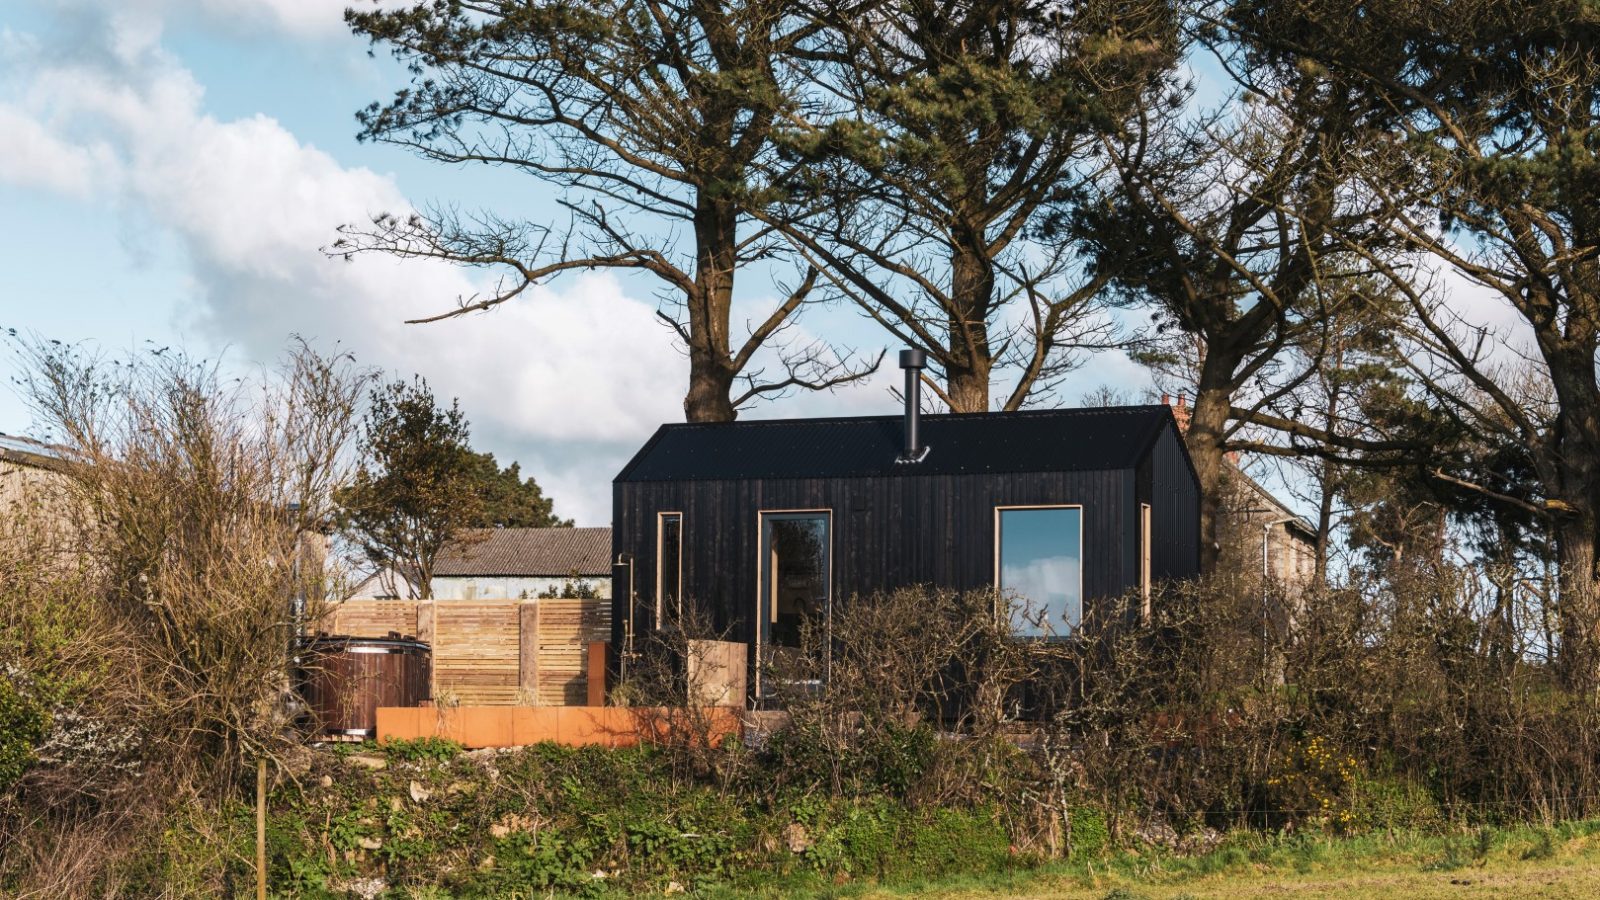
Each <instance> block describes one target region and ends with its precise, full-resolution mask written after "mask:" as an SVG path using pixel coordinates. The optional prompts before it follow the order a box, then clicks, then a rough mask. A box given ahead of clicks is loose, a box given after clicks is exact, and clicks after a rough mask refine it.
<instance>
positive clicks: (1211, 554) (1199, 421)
mask: <svg viewBox="0 0 1600 900" xmlns="http://www.w3.org/2000/svg"><path fill="white" fill-rule="evenodd" d="M1237 365H1238V360H1237V359H1235V358H1233V357H1231V356H1226V355H1224V354H1221V353H1218V352H1216V351H1215V350H1211V349H1209V348H1208V350H1207V352H1206V358H1205V361H1204V362H1203V363H1201V366H1200V378H1199V381H1198V383H1197V384H1196V386H1195V397H1194V412H1193V413H1191V414H1190V416H1189V431H1188V433H1187V434H1186V435H1185V436H1184V439H1185V443H1187V445H1188V447H1189V458H1190V459H1191V460H1193V461H1194V468H1195V474H1196V475H1197V476H1198V477H1199V479H1200V571H1201V572H1202V573H1203V574H1208V575H1209V574H1211V573H1213V572H1215V571H1216V570H1217V562H1218V560H1219V559H1220V558H1221V556H1222V528H1221V526H1222V522H1221V514H1222V489H1223V486H1224V485H1225V484H1226V482H1227V474H1228V471H1227V470H1228V460H1227V445H1226V436H1227V428H1228V418H1229V412H1230V411H1231V410H1232V408H1233V390H1234V384H1233V374H1234V368H1235V367H1236V366H1237Z"/></svg>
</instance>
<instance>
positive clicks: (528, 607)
mask: <svg viewBox="0 0 1600 900" xmlns="http://www.w3.org/2000/svg"><path fill="white" fill-rule="evenodd" d="M517 631H518V641H517V651H518V660H517V687H518V688H519V689H520V690H521V691H522V693H523V694H524V695H525V696H526V697H527V702H528V704H529V705H530V706H538V705H539V601H537V600H529V601H526V602H524V603H519V604H517Z"/></svg>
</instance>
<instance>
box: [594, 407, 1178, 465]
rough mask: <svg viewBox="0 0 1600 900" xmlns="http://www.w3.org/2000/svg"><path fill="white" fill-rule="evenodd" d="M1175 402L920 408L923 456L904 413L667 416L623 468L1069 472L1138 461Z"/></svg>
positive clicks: (1169, 421)
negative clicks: (675, 420)
mask: <svg viewBox="0 0 1600 900" xmlns="http://www.w3.org/2000/svg"><path fill="white" fill-rule="evenodd" d="M1167 425H1173V426H1174V427H1176V426H1175V424H1174V421H1173V418H1172V410H1171V408H1170V407H1168V406H1165V405H1162V404H1156V405H1149V406H1113V407H1092V408H1087V409H1051V410H1029V411H1025V412H1014V413H962V414H949V415H929V416H923V417H922V442H923V443H924V444H925V445H926V446H928V447H929V448H930V450H929V453H928V456H927V458H926V459H924V460H922V461H921V462H919V463H911V464H901V463H896V462H895V458H896V457H897V456H899V454H900V450H901V444H902V443H903V440H904V438H903V429H904V422H903V419H902V417H900V416H864V417H858V418H836V419H779V420H770V419H769V420H750V421H743V422H723V423H703V424H672V425H663V426H661V428H660V429H658V430H657V431H656V433H655V436H654V437H652V438H651V439H650V440H649V442H647V443H646V444H645V445H644V447H643V448H641V449H640V450H639V452H638V453H637V454H635V455H634V457H633V459H632V461H630V462H629V463H628V465H627V466H626V467H624V468H623V470H622V472H621V473H620V474H618V475H617V477H616V480H617V481H619V482H625V481H686V480H687V481H694V480H712V479H744V478H852V477H871V476H896V475H963V474H980V473H986V472H1063V471H1080V470H1104V469H1123V468H1129V467H1132V466H1134V465H1135V464H1137V462H1138V461H1139V459H1140V458H1142V457H1143V456H1144V454H1145V453H1146V452H1147V451H1148V450H1149V448H1150V445H1151V444H1152V443H1154V441H1155V438H1156V435H1157V433H1158V432H1159V431H1160V430H1161V428H1162V427H1163V426H1167Z"/></svg>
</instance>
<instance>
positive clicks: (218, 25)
mask: <svg viewBox="0 0 1600 900" xmlns="http://www.w3.org/2000/svg"><path fill="white" fill-rule="evenodd" d="M343 6H344V4H343V3H341V2H337V0H333V2H329V0H254V2H247V0H122V2H113V0H8V2H7V3H6V4H5V11H4V12H3V13H0V209H3V210H4V212H5V214H4V215H3V216H0V328H16V329H18V330H21V331H25V332H29V333H34V334H37V335H39V336H41V337H45V338H50V339H57V340H62V341H68V342H90V343H91V344H93V345H97V346H99V347H100V348H102V349H104V350H107V351H111V352H118V351H128V350H134V349H137V348H140V347H143V346H145V345H147V344H154V345H161V346H166V345H182V346H184V347H186V348H187V349H189V350H190V351H192V352H195V353H198V354H201V355H206V356H216V355H219V354H221V355H224V356H225V358H226V359H227V360H229V362H230V364H231V365H234V366H237V367H241V368H244V367H248V366H251V365H254V364H258V363H262V362H269V361H270V360H271V359H272V358H274V357H275V356H276V355H277V354H278V353H279V352H280V351H281V350H282V348H283V347H284V346H285V344H286V343H287V341H288V338H289V336H290V335H291V334H300V335H303V336H305V337H307V338H310V339H311V340H313V342H314V343H316V344H318V345H319V346H322V347H331V346H333V345H334V344H338V345H339V346H342V347H344V348H347V349H349V350H351V351H352V352H354V353H355V355H356V356H357V358H358V359H359V360H360V361H362V362H364V363H366V364H369V365H373V366H377V367H381V368H382V369H385V370H387V371H390V372H392V373H397V374H404V375H409V374H410V373H411V372H419V373H421V374H422V375H424V376H426V377H427V378H428V379H429V380H430V381H431V382H432V383H433V384H434V387H435V389H436V391H437V392H439V393H442V394H445V395H453V396H458V397H460V399H461V403H462V407H463V409H464V410H465V411H466V413H467V415H468V417H469V419H470V420H471V421H472V423H473V430H474V436H475V442H476V443H477V444H478V445H479V446H480V447H482V448H483V449H488V450H493V451H494V452H495V453H496V454H497V455H499V456H500V457H501V458H502V459H503V460H509V459H516V460H519V461H520V462H522V464H523V467H524V470H525V471H529V472H531V473H533V474H535V475H536V476H537V477H538V478H539V480H540V482H541V483H542V484H544V485H545V486H546V488H547V490H549V492H550V493H551V494H552V495H553V496H554V497H555V498H556V501H557V506H558V511H560V512H561V513H562V514H564V515H571V516H575V517H577V519H578V521H579V523H580V524H604V523H605V522H606V521H607V520H608V518H609V509H610V501H609V494H610V480H611V477H612V475H613V474H614V473H615V472H616V470H617V469H619V468H620V467H621V465H622V463H623V462H625V461H626V459H627V458H628V456H629V455H631V453H632V452H633V451H634V450H635V449H636V448H637V447H638V445H639V444H640V443H641V442H642V441H643V440H644V439H645V437H647V436H648V435H649V433H650V432H651V431H653V430H654V428H655V427H656V425H657V424H659V423H660V422H662V421H671V420H675V419H678V418H681V406H680V403H681V393H682V387H683V384H684V381H685V366H686V364H685V362H684V361H683V359H682V358H681V356H680V355H679V354H678V352H677V351H676V349H674V347H673V345H672V342H671V340H670V338H669V335H668V333H667V332H666V331H665V330H664V329H663V328H662V327H661V326H660V325H659V324H658V323H657V322H656V321H655V319H654V311H655V299H654V297H653V294H652V287H653V286H652V285H650V284H649V283H647V282H643V281H640V280H637V279H634V280H629V279H627V278H625V277H613V276H609V275H604V274H592V275H590V274H586V275H582V276H579V277H575V278H567V279H563V280H558V281H556V282H553V283H552V284H550V285H548V286H546V287H545V288H542V289H540V290H538V291H536V292H533V293H532V294H531V295H530V296H528V297H526V298H525V299H522V300H519V301H518V302H517V303H516V304H514V305H508V306H507V307H503V308H501V309H500V310H498V311H496V312H494V313H491V314H488V315H483V316H474V317H471V318H468V319H463V320H454V321H451V322H447V323H442V324H438V325H431V326H406V325H404V324H402V321H403V319H404V318H406V317H408V316H414V315H417V314H422V313H429V312H437V311H439V310H442V309H445V308H448V307H449V306H450V305H451V304H452V303H453V301H454V299H455V298H456V297H457V296H459V295H461V294H466V293H471V292H472V291H473V290H474V288H475V287H476V286H478V285H480V284H482V283H483V281H482V279H483V278H484V277H485V276H484V275H483V274H482V273H473V272H466V271H462V270H459V269H454V268H450V267H447V266H442V265H434V264H427V263H401V262H397V261H394V260H388V259H378V258H371V259H364V260H360V261H357V262H356V263H353V264H347V263H343V262H338V261H333V260H329V259H327V258H326V257H325V256H324V255H323V254H322V253H321V252H320V250H319V248H320V247H322V246H324V245H326V244H327V243H329V242H331V241H332V240H333V238H334V237H335V232H334V229H335V228H336V227H337V226H338V225H339V224H341V223H344V222H352V221H360V220H362V219H364V218H365V217H366V216H368V215H369V214H371V213H374V212H378V211H383V210H401V211H403V210H405V209H407V208H409V207H410V206H411V205H413V204H415V205H423V204H426V203H428V202H430V201H446V202H450V203H456V204H459V205H460V206H461V207H462V208H464V209H472V208H475V207H480V206H493V207H494V208H495V209H496V210H497V211H500V212H502V213H505V214H507V215H511V216H522V217H525V218H528V219H531V220H538V219H540V217H541V216H543V215H548V216H551V217H553V216H554V214H555V206H554V202H553V201H554V196H553V194H552V193H551V192H550V190H549V189H547V188H545V187H543V186H541V185H539V184H538V183H537V182H535V181H533V180H532V179H529V178H527V177H523V176H518V175H515V174H511V173H508V172H505V171H497V170H485V169H451V168H446V167H442V166H439V165H437V164H433V163H427V162H423V161H421V160H418V159H415V158H413V157H411V156H410V155H408V154H406V153H404V152H402V151H400V150H398V149H395V148H391V147H386V146H375V145H363V144H360V143H358V142H357V141H356V140H355V138H354V133H355V130H356V124H355V120H354V112H355V110H357V109H358V108H360V107H361V106H363V105H365V104H367V103H368V102H371V101H372V100H375V99H380V98H383V97H385V96H386V95H387V94H388V93H389V92H390V91H392V90H393V89H394V88H395V87H397V86H399V85H401V84H402V83H403V73H401V72H400V71H399V69H398V67H397V66H396V65H395V64H394V63H393V62H392V61H391V60H389V59H387V58H386V57H384V56H382V55H380V56H379V57H377V58H374V57H371V56H369V55H368V53H367V47H366V45H365V44H364V43H363V42H362V41H360V40H358V39H357V38H355V37H354V36H352V35H350V34H349V32H348V31H347V30H346V28H345V26H344V25H343V22H342V8H343ZM547 210H548V212H546V211H547ZM746 281H747V282H752V283H753V286H752V285H751V284H747V286H746V288H745V290H746V291H747V292H748V294H749V296H748V297H747V298H746V299H747V301H748V302H749V303H750V304H751V306H750V308H751V309H752V310H754V309H757V308H759V306H760V304H761V303H762V301H763V300H765V299H767V298H766V297H764V296H763V295H764V294H766V293H769V292H770V288H768V287H766V286H765V285H764V284H761V283H759V281H758V280H757V279H746ZM802 325H803V326H804V327H805V328H806V329H807V330H809V331H812V332H819V333H823V334H826V335H827V336H829V337H830V338H832V339H835V340H839V341H841V342H843V343H845V344H848V345H852V346H855V347H858V348H861V349H863V350H875V349H877V348H879V347H884V346H887V343H888V341H887V339H886V337H885V336H884V335H883V333H882V332H881V331H879V329H878V328H877V327H876V326H874V325H872V324H871V323H870V322H867V321H866V320H864V319H863V318H862V317H861V316H860V315H859V314H858V313H856V312H855V311H853V310H850V309H844V308H835V309H828V310H820V311H817V312H814V313H812V314H810V315H809V316H808V318H807V319H806V320H805V321H804V322H803V323H802ZM892 359H893V357H890V360H891V365H892ZM14 374H15V362H14V360H13V359H12V358H10V356H9V355H0V376H3V377H4V378H5V379H6V380H7V381H9V380H10V378H11V377H12V376H13V375H14ZM898 380H899V378H898V373H897V372H894V371H892V370H888V371H884V372H882V373H880V376H879V377H878V378H876V379H874V380H873V381H872V382H870V383H867V384H863V385H861V386H859V387H856V388H853V389H850V390H847V391H841V392H839V393H836V394H831V395H812V396H795V397H790V398H787V399H784V400H781V401H779V402H777V403H774V404H769V405H766V406H763V407H760V408H758V409H756V410H753V411H752V412H750V413H747V415H758V416H773V415H786V416H797V415H816V414H844V415H850V414H869V413H874V412H892V411H894V410H895V401H894V400H893V399H892V397H891V396H890V394H889V389H890V387H891V386H893V385H894V384H896V383H897V382H898ZM1100 384H1110V385H1112V386H1113V387H1115V388H1117V389H1118V390H1120V391H1122V392H1124V393H1125V394H1126V395H1128V396H1130V397H1133V398H1135V399H1137V398H1140V397H1141V395H1142V392H1145V391H1147V390H1148V389H1149V382H1148V379H1147V378H1146V377H1145V375H1144V373H1143V372H1142V371H1140V370H1139V369H1138V368H1137V367H1135V366H1133V365H1132V364H1131V363H1129V362H1128V361H1127V360H1126V358H1125V357H1121V356H1120V355H1108V356H1105V357H1103V358H1100V359H1097V360H1096V361H1094V362H1092V363H1091V364H1090V365H1089V366H1087V367H1086V368H1085V370H1083V371H1082V372H1080V373H1079V374H1078V375H1076V376H1075V377H1074V380H1073V381H1072V382H1071V383H1070V384H1068V385H1067V386H1066V388H1065V389H1064V390H1063V391H1062V392H1061V399H1062V400H1063V401H1064V402H1068V403H1071V402H1073V401H1075V400H1076V399H1077V398H1078V397H1079V396H1080V395H1081V394H1083V393H1086V392H1088V391H1089V390H1092V389H1093V388H1095V387H1097V386H1098V385H1100ZM31 430H33V426H32V423H30V421H29V417H28V414H27V411H26V409H25V408H24V407H23V405H22V404H21V402H20V400H19V399H18V398H17V397H16V396H15V395H13V394H12V393H11V392H10V391H9V390H0V432H7V433H13V434H18V433H21V434H26V433H29V432H30V431H31Z"/></svg>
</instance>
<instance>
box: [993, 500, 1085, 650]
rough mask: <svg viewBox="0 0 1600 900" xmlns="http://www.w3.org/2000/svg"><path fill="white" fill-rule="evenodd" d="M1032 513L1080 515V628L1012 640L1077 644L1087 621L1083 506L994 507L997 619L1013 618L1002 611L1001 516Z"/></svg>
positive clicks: (1078, 504)
mask: <svg viewBox="0 0 1600 900" xmlns="http://www.w3.org/2000/svg"><path fill="white" fill-rule="evenodd" d="M1029 509H1038V510H1044V509H1075V510H1077V511H1078V625H1077V627H1076V628H1074V629H1072V631H1071V632H1069V633H1067V634H1018V635H1012V640H1018V641H1070V640H1075V639H1077V637H1078V634H1079V632H1081V631H1083V624H1084V620H1085V619H1086V618H1087V611H1086V610H1085V609H1084V596H1083V533H1084V530H1085V529H1084V506H1083V504H1082V503H1012V504H1004V505H997V506H995V508H994V533H993V534H994V603H995V615H996V616H997V617H998V616H1000V615H1001V614H1002V612H1003V613H1004V614H1005V615H1007V616H1008V617H1009V615H1010V610H1004V611H1002V609H1001V606H1002V604H1004V602H1005V585H1004V584H1002V583H1001V581H1000V571H1001V562H1002V561H1001V558H1000V551H1001V528H1000V521H1001V519H1002V515H1001V514H1002V513H1005V512H1009V511H1013V510H1029Z"/></svg>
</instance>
